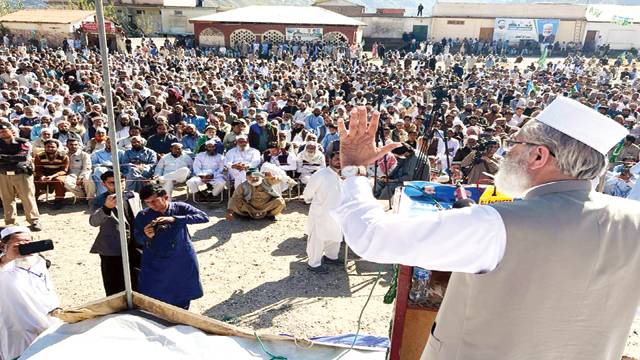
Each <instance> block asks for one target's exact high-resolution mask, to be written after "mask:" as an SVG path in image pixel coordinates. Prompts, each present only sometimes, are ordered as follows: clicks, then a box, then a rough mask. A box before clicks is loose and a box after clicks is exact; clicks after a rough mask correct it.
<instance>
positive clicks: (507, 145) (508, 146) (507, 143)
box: [504, 139, 556, 157]
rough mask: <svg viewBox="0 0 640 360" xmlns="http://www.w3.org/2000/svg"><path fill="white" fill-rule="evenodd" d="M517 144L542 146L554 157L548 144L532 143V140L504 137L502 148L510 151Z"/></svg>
mask: <svg viewBox="0 0 640 360" xmlns="http://www.w3.org/2000/svg"><path fill="white" fill-rule="evenodd" d="M518 144H522V145H529V146H544V147H546V148H547V149H548V150H549V154H551V156H553V157H556V154H554V152H553V151H551V149H549V146H547V145H545V144H540V143H534V142H529V141H517V140H514V139H505V140H504V145H505V146H504V149H505V150H506V151H511V150H512V149H513V148H514V147H515V146H516V145H518Z"/></svg>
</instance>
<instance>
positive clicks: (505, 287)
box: [333, 97, 640, 360]
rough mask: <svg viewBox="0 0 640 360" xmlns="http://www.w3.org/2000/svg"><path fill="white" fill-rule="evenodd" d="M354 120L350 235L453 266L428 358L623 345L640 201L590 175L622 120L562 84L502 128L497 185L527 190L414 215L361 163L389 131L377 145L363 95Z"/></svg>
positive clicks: (389, 254) (344, 143) (365, 251)
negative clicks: (381, 196) (595, 183)
mask: <svg viewBox="0 0 640 360" xmlns="http://www.w3.org/2000/svg"><path fill="white" fill-rule="evenodd" d="M350 120H351V121H350V127H349V130H347V129H346V128H345V126H344V123H340V124H339V125H340V133H341V137H340V138H341V139H340V145H341V152H340V154H341V163H342V165H343V170H342V173H343V174H344V175H345V176H347V179H346V180H345V187H344V189H343V197H342V200H341V205H340V207H339V208H338V209H337V210H336V211H335V212H334V214H333V215H334V219H335V220H336V221H337V222H338V223H339V224H340V226H341V227H342V230H343V232H344V234H345V239H346V241H347V243H348V244H349V246H350V248H351V249H353V251H354V252H356V253H357V254H359V255H360V256H362V257H363V258H365V259H367V260H370V261H375V262H378V263H391V264H395V263H400V264H405V265H412V266H420V267H422V268H425V269H432V270H440V271H453V272H454V273H453V275H452V277H451V281H450V282H449V286H448V288H447V294H446V296H445V298H444V302H443V303H442V306H441V308H440V311H439V313H438V316H437V318H436V322H435V324H434V326H433V328H432V329H431V336H429V340H428V342H427V345H426V348H425V350H424V353H423V357H424V358H425V359H434V360H438V359H447V360H448V359H453V358H459V359H471V358H481V359H492V360H501V359H505V360H506V359H509V360H511V359H518V358H526V357H530V356H531V354H532V353H534V352H535V354H536V355H535V357H536V358H537V359H556V358H559V357H560V358H566V359H587V358H590V359H607V360H618V359H620V358H621V357H622V352H623V350H624V347H625V343H626V340H627V336H628V334H629V328H630V326H631V323H632V321H633V318H634V316H635V313H636V309H637V306H638V302H639V300H640V291H638V290H637V289H636V287H635V284H636V282H637V279H636V276H635V274H637V273H638V271H640V244H639V243H638V241H637V234H638V231H640V210H639V209H638V207H637V206H634V204H635V203H633V202H631V201H629V200H626V199H620V198H616V197H611V196H606V195H602V194H599V193H596V192H594V191H592V186H591V180H593V179H594V178H596V177H597V176H599V175H600V174H601V173H602V171H603V170H604V168H605V166H606V164H607V159H606V156H607V153H608V152H609V151H610V150H611V148H612V147H613V146H614V145H615V144H616V143H618V142H619V141H620V140H621V139H622V138H624V136H625V135H626V134H627V131H626V129H624V128H623V127H622V126H620V125H619V124H617V123H615V122H614V121H612V120H611V119H610V118H608V117H605V116H602V115H600V114H598V113H597V112H595V111H594V110H593V109H590V108H588V107H586V106H584V105H582V104H580V103H579V102H576V101H575V100H571V99H568V98H564V97H558V98H556V100H555V101H554V102H552V103H551V104H550V105H549V106H548V107H547V108H546V109H545V110H544V111H543V112H542V113H540V114H539V115H538V116H537V118H536V120H533V121H530V122H528V123H527V124H526V125H524V126H523V127H522V128H521V129H520V130H519V131H518V133H516V134H515V136H514V137H513V138H510V139H508V140H507V151H508V153H507V157H506V158H505V160H504V162H503V163H502V165H501V168H500V171H499V172H498V173H497V174H496V186H497V188H498V189H500V190H501V191H502V192H503V193H505V194H507V195H510V196H513V197H524V200H522V201H516V202H509V203H496V204H492V205H491V206H472V207H470V208H464V209H453V210H447V211H443V212H436V213H427V214H424V215H421V216H418V217H411V218H408V217H406V216H402V215H389V214H386V213H384V211H383V210H382V208H381V207H380V205H379V204H378V203H377V201H376V200H375V199H374V198H373V196H372V194H371V190H370V187H369V182H368V181H367V179H366V178H364V177H361V176H357V175H358V174H360V173H361V172H363V170H362V171H361V170H360V168H361V167H363V166H366V165H368V164H370V163H372V162H374V161H375V160H376V159H378V158H380V157H381V156H383V155H384V154H385V153H386V152H388V151H389V150H390V149H391V148H392V147H393V146H397V145H389V146H386V147H384V148H382V149H377V148H376V147H375V145H374V137H375V132H376V129H377V125H378V116H377V114H373V116H372V121H371V123H370V125H367V111H366V109H365V108H359V109H358V110H357V112H354V113H353V114H352V116H351V119H350ZM390 238H393V239H394V241H391V242H390V241H389V239H390ZM523 269H528V270H526V271H523ZM532 269H533V270H532ZM585 269H589V270H588V271H585ZM523 284H526V285H523ZM522 309H526V311H522ZM539 314H544V316H542V317H541V316H539ZM424 330H425V331H429V329H424ZM568 338H571V341H569V342H567V339H568ZM594 339H598V341H594Z"/></svg>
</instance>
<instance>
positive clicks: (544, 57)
mask: <svg viewBox="0 0 640 360" xmlns="http://www.w3.org/2000/svg"><path fill="white" fill-rule="evenodd" d="M547 52H548V49H547V47H546V46H545V47H544V50H543V51H542V54H541V55H540V59H538V66H539V67H543V66H544V62H545V61H547Z"/></svg>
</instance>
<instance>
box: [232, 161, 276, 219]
mask: <svg viewBox="0 0 640 360" xmlns="http://www.w3.org/2000/svg"><path fill="white" fill-rule="evenodd" d="M285 206H286V204H285V202H284V199H283V198H282V195H280V194H278V192H276V191H275V190H274V189H273V187H272V186H271V185H270V184H269V183H268V182H266V181H264V175H263V174H262V173H260V172H258V171H253V172H251V173H250V174H249V176H248V177H247V180H246V181H245V182H243V183H242V184H240V186H238V187H237V188H236V190H235V192H234V193H233V196H231V199H229V205H228V206H227V209H228V210H227V215H226V219H227V220H228V221H231V220H233V219H234V218H235V217H236V216H241V217H247V218H251V219H263V218H267V219H269V220H272V221H275V220H276V216H277V215H279V214H280V213H281V212H282V210H284V208H285Z"/></svg>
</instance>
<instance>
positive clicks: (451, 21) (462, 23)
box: [447, 20, 464, 25]
mask: <svg viewBox="0 0 640 360" xmlns="http://www.w3.org/2000/svg"><path fill="white" fill-rule="evenodd" d="M447 25H464V20H447Z"/></svg>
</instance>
